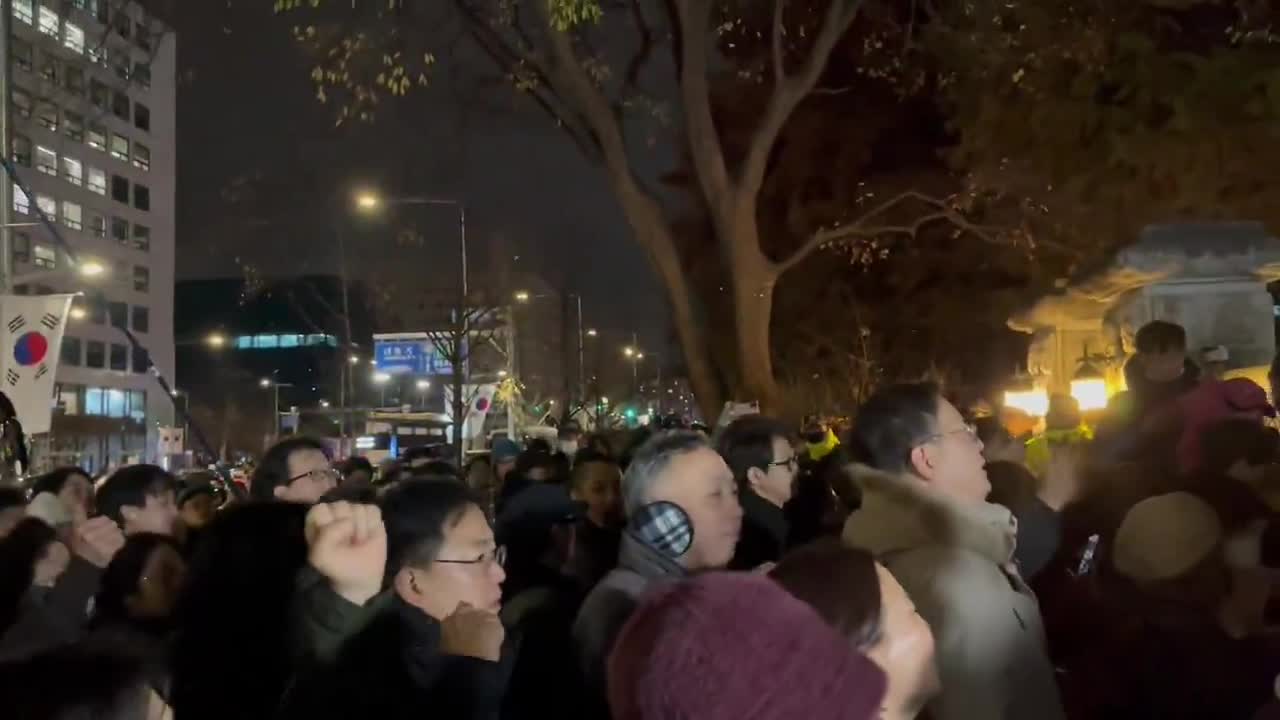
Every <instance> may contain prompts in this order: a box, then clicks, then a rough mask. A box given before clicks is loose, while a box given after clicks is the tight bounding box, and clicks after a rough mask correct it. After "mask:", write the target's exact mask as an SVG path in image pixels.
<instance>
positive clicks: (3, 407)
mask: <svg viewBox="0 0 1280 720" xmlns="http://www.w3.org/2000/svg"><path fill="white" fill-rule="evenodd" d="M16 417H18V410H17V408H15V407H14V406H13V401H12V400H10V399H9V396H8V395H5V394H4V393H3V392H0V419H8V418H16Z"/></svg>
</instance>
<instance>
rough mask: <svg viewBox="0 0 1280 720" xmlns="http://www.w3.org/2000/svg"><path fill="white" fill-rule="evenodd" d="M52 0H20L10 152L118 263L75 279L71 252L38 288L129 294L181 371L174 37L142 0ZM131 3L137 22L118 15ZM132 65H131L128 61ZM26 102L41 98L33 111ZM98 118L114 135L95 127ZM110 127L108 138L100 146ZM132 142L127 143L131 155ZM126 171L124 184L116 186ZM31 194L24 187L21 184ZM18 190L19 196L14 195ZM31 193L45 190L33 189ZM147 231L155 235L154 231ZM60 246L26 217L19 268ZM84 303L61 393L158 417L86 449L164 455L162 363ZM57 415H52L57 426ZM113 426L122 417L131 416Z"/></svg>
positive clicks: (152, 340)
mask: <svg viewBox="0 0 1280 720" xmlns="http://www.w3.org/2000/svg"><path fill="white" fill-rule="evenodd" d="M44 4H45V7H43V8H42V7H41V0H14V15H15V17H14V19H13V38H14V43H15V47H14V51H15V54H14V57H13V60H12V61H11V62H12V63H13V69H12V77H13V85H14V90H15V93H17V95H16V96H15V100H14V104H13V120H14V123H13V126H14V135H15V143H14V145H15V146H14V148H13V152H14V154H13V155H12V156H14V157H16V158H17V159H18V161H19V162H18V163H16V164H17V165H18V171H19V173H20V174H21V176H22V177H23V179H24V180H25V182H26V183H27V184H28V185H29V186H30V187H31V189H32V190H33V192H34V193H35V194H36V195H37V196H43V197H44V198H46V199H47V200H52V201H54V202H55V203H56V210H57V212H56V218H57V225H58V229H59V231H60V233H61V234H62V236H63V237H64V238H65V239H66V240H67V241H68V242H69V243H70V244H71V245H72V246H73V247H74V248H75V249H76V252H77V253H78V254H79V256H80V257H81V259H82V260H96V261H99V262H102V263H103V264H104V265H106V266H107V267H108V268H109V270H110V272H109V274H108V275H107V276H106V277H104V278H103V279H101V280H100V281H89V280H85V279H82V278H78V277H75V276H74V275H73V274H70V273H68V272H67V271H68V269H69V268H68V267H67V266H68V263H67V261H66V258H65V257H62V256H59V257H57V259H56V264H55V266H54V267H53V268H52V273H51V274H49V275H47V276H45V277H40V278H38V279H36V278H32V279H31V280H30V281H29V282H27V283H25V285H26V287H27V290H28V291H30V292H46V291H49V290H52V291H56V292H74V291H80V290H83V291H85V292H86V293H92V292H93V291H94V289H100V290H101V291H103V292H104V293H105V297H106V299H107V300H108V301H109V302H110V303H112V305H113V306H114V310H115V311H116V312H117V318H116V319H117V320H118V319H119V317H118V312H119V310H120V308H121V305H122V304H123V306H124V307H125V308H126V311H125V313H124V315H125V316H126V317H125V318H124V319H125V322H127V323H128V326H129V327H130V328H131V329H132V330H133V332H134V334H135V335H136V336H137V338H138V339H139V341H140V342H141V343H142V344H143V345H144V346H145V347H146V348H147V350H148V352H149V353H150V354H151V357H152V359H153V361H154V362H155V364H156V366H157V367H158V368H160V370H161V371H162V372H163V373H164V374H165V376H166V378H170V379H172V378H173V373H174V338H173V291H174V235H175V230H176V228H175V198H174V189H175V178H176V162H177V158H176V142H175V140H176V127H175V122H176V115H175V109H176V108H175V104H176V75H177V64H176V37H175V35H174V34H173V33H172V32H171V31H167V30H166V29H164V28H163V27H162V25H161V24H160V23H159V22H158V21H157V20H154V19H151V18H148V17H146V16H145V15H144V14H143V13H142V12H141V10H140V9H139V8H138V7H137V6H136V5H134V4H132V3H128V4H126V3H124V2H121V1H120V0H72V1H71V2H66V0H44ZM28 13H29V15H28ZM121 14H123V16H124V18H127V21H128V22H127V23H125V22H124V20H123V19H122V18H120V17H118V16H120V15H121ZM53 16H56V18H57V31H56V33H52V32H47V31H51V30H52V29H53V26H52V24H51V19H52V17H53ZM104 20H105V21H107V22H110V23H111V24H112V26H116V27H123V26H125V25H126V24H127V27H128V29H127V31H126V32H125V33H121V32H120V31H119V30H117V29H112V28H111V27H109V26H108V25H105V24H104V22H103V21H104ZM42 22H43V26H42ZM77 30H80V31H83V34H84V47H83V49H81V48H77V47H75V46H76V45H77V44H78V43H77V42H76V38H77V37H78V33H77ZM148 46H149V47H148ZM28 47H29V48H30V62H29V63H28V62H27V55H26V53H27V48H28ZM98 48H101V49H103V50H104V51H105V55H104V57H103V58H102V59H101V61H99V62H95V60H94V59H93V58H92V55H93V53H94V51H95V49H98ZM51 60H52V61H55V64H54V66H53V69H54V72H53V74H52V75H51V76H49V77H46V76H45V70H46V68H47V66H48V63H49V61H51ZM28 64H29V65H30V68H29V69H28V68H27V67H26V65H28ZM124 68H127V72H121V70H122V69H124ZM78 73H83V76H84V83H83V87H82V88H77V83H76V82H75V79H76V77H77V76H78ZM148 74H149V76H150V77H149V81H148V80H147V79H146V76H147V75H148ZM104 96H105V100H106V102H105V103H104V104H103V105H104V106H102V107H100V106H98V105H97V104H96V103H95V99H96V98H103V97H104ZM126 99H127V108H126ZM24 104H26V105H29V107H30V114H29V115H28V114H26V113H25V112H24V109H23V105H24ZM54 113H56V114H54ZM55 117H56V119H57V128H56V129H52V128H50V127H46V125H47V122H46V119H47V118H55ZM79 118H83V123H84V128H83V134H80V133H78V132H77V131H76V129H75V128H76V123H77V119H79ZM148 119H149V123H148V122H147V120H148ZM95 129H97V130H101V131H102V132H103V133H104V137H96V136H95V134H94V133H93V130H95ZM99 140H102V141H104V142H105V147H95V145H97V144H98V141H99ZM124 142H127V143H128V151H127V154H126V153H125V152H123V150H124ZM41 149H43V150H46V151H52V152H53V153H56V154H57V157H58V172H57V174H56V175H51V174H47V173H46V172H43V171H42V170H41V169H40V164H41V158H42V157H43V158H46V159H47V158H48V157H49V155H48V153H47V152H41ZM28 152H29V157H27V156H26V155H27V153H28ZM113 153H114V154H113ZM68 159H69V160H72V161H76V162H78V163H79V164H80V168H81V170H80V172H81V180H80V182H79V183H77V182H76V181H75V179H74V172H73V171H74V167H75V165H74V164H73V163H67V162H66V161H67V160H68ZM91 169H92V170H93V171H101V172H102V173H103V177H105V182H106V187H105V188H101V187H100V186H98V187H97V190H95V189H94V187H93V186H96V185H97V183H96V181H95V180H93V178H91V177H90V173H91ZM125 183H127V195H115V194H114V193H115V191H118V190H122V189H124V188H125ZM140 193H141V197H142V198H143V200H145V196H146V195H147V194H149V203H146V202H144V201H142V200H140ZM20 194H21V193H20V191H15V196H17V195H20ZM19 201H20V200H15V205H17V204H18V202H19ZM28 202H30V203H35V202H36V198H30V199H29V200H28ZM76 206H79V214H80V219H79V223H77V220H76V218H75V209H76ZM51 214H52V213H51ZM99 218H100V220H99ZM36 219H37V218H36V217H35V216H34V215H33V214H23V213H22V212H21V208H20V207H15V212H13V213H12V220H13V222H18V223H21V222H34V221H36ZM77 224H79V227H77ZM144 232H145V233H147V234H149V240H148V241H147V242H146V243H144V242H143V240H142V235H143V233H144ZM117 235H123V237H117ZM53 247H54V243H53V241H52V239H51V237H50V235H49V233H48V232H47V231H46V230H45V229H44V228H42V227H34V228H20V229H18V230H15V235H14V248H13V250H14V272H15V274H16V275H17V276H19V277H21V276H23V275H28V274H31V273H41V272H44V271H46V270H50V268H48V267H46V265H47V263H46V262H45V260H46V259H47V257H48V251H49V250H52V249H53ZM79 307H80V308H81V309H82V310H84V311H85V314H86V317H83V318H78V319H74V320H73V321H72V323H71V324H70V326H69V328H68V331H67V337H68V338H69V339H70V340H71V342H64V344H63V347H64V351H65V352H64V357H63V362H61V363H60V367H59V370H58V375H57V381H58V383H59V386H60V388H61V391H60V394H59V397H58V398H55V402H58V403H59V404H60V405H61V407H62V408H63V410H64V411H65V413H66V414H67V415H86V414H87V415H104V416H107V417H113V416H118V415H119V414H121V412H122V408H121V403H123V414H125V415H129V416H133V417H134V418H136V419H141V420H143V421H144V422H145V424H146V428H147V433H146V444H145V449H144V448H143V447H142V444H141V438H140V437H138V436H137V435H133V436H132V437H127V435H128V433H123V432H122V433H120V434H119V435H112V436H108V437H104V438H102V439H101V442H99V443H96V444H97V445H98V446H99V448H102V449H105V451H106V452H105V453H103V452H101V451H96V452H93V453H92V454H93V455H95V457H93V458H92V459H88V458H85V459H83V460H82V461H84V462H87V463H89V464H93V465H95V466H96V467H98V468H100V467H102V466H103V465H105V464H106V463H110V462H119V461H120V460H121V459H122V457H121V456H122V455H125V454H128V455H135V456H136V455H141V456H143V457H144V458H146V459H148V460H155V459H156V458H155V448H156V435H157V428H158V427H159V426H160V425H162V424H165V425H167V424H171V423H172V422H173V406H172V403H171V402H170V400H169V398H167V397H165V396H164V393H163V391H162V390H161V389H160V387H159V385H158V384H157V383H156V381H155V379H154V378H153V377H152V376H151V375H149V374H146V373H144V372H140V371H142V370H144V369H145V363H144V362H143V361H142V359H141V358H135V357H134V353H133V352H132V350H131V349H130V348H129V345H128V342H127V341H126V340H125V338H124V335H123V334H122V333H121V332H120V331H119V330H118V329H116V328H115V327H112V325H111V322H112V317H111V313H110V312H108V313H107V317H105V318H102V317H100V316H99V317H97V320H98V322H95V316H97V315H98V313H96V312H93V311H92V308H91V307H90V306H89V304H88V303H86V304H84V305H79ZM104 320H105V321H104ZM99 350H101V355H99ZM121 352H123V353H124V356H125V363H124V367H123V368H121V367H120V365H119V359H120V353H121ZM113 360H114V361H115V363H114V366H113ZM90 388H101V389H102V390H101V391H95V390H89V389H90ZM139 391H141V392H143V393H145V403H144V407H145V410H143V408H141V407H137V406H138V405H139V403H138V402H137V401H138V400H139V399H140V396H139V395H138V392H139ZM144 413H145V415H144ZM122 420H123V419H122ZM57 423H58V421H57V418H55V439H56V436H57V433H58V432H59V431H58V424H57ZM116 425H117V426H118V427H121V428H123V427H124V423H123V422H120V423H116ZM90 450H91V451H92V450H94V449H93V448H90ZM103 455H106V457H103Z"/></svg>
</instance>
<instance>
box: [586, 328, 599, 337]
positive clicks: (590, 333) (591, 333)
mask: <svg viewBox="0 0 1280 720" xmlns="http://www.w3.org/2000/svg"><path fill="white" fill-rule="evenodd" d="M599 334H600V333H598V332H596V329H595V328H591V329H590V330H588V331H587V337H595V336H596V335H599Z"/></svg>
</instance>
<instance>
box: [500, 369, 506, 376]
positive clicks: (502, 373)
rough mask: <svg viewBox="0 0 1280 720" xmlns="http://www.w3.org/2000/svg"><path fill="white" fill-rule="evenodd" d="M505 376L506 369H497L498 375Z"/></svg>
mask: <svg viewBox="0 0 1280 720" xmlns="http://www.w3.org/2000/svg"><path fill="white" fill-rule="evenodd" d="M506 376H507V371H506V370H499V371H498V377H506Z"/></svg>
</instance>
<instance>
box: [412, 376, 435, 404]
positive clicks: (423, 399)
mask: <svg viewBox="0 0 1280 720" xmlns="http://www.w3.org/2000/svg"><path fill="white" fill-rule="evenodd" d="M414 384H415V385H416V386H417V387H418V404H419V405H421V406H422V409H423V410H426V409H427V390H429V389H431V381H430V380H419V381H418V382H416V383H414Z"/></svg>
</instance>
